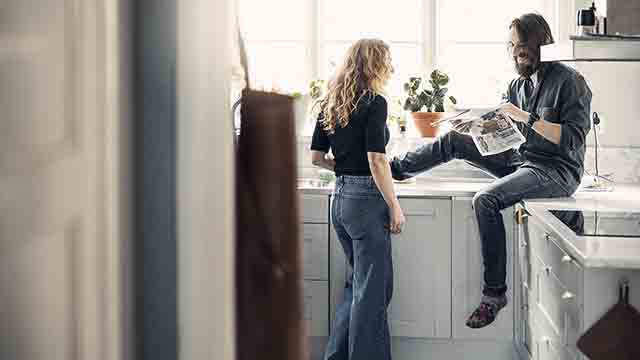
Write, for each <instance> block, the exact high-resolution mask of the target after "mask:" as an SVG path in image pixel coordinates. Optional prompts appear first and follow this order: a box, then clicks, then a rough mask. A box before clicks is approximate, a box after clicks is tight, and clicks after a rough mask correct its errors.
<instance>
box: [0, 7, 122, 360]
mask: <svg viewBox="0 0 640 360" xmlns="http://www.w3.org/2000/svg"><path fill="white" fill-rule="evenodd" d="M105 10H106V7H104V4H102V6H99V4H98V1H97V0H95V1H94V0H90V1H85V0H83V1H74V0H3V1H2V5H1V6H0V248H1V250H0V319H2V320H1V323H2V325H0V339H2V340H0V359H12V360H45V359H46V360H74V359H107V358H111V359H116V358H123V357H122V353H119V350H117V349H114V348H113V347H111V345H113V344H114V342H117V341H118V340H116V339H115V338H114V336H116V335H114V334H118V333H119V332H121V330H122V329H118V328H117V327H118V326H119V320H118V316H119V315H117V314H118V312H114V311H117V309H116V308H117V306H119V305H118V303H119V301H120V298H119V297H118V296H116V297H112V296H113V295H114V294H115V295H117V294H119V293H118V291H119V290H116V288H119V286H120V285H119V283H118V281H119V280H118V279H119V276H120V275H119V272H118V271H119V270H118V269H117V267H116V266H113V264H114V263H112V262H111V261H112V260H113V258H110V257H109V256H110V255H113V253H111V251H112V250H114V248H118V245H117V244H116V243H111V244H110V245H107V244H106V240H107V239H109V238H110V236H112V235H116V237H118V236H117V231H114V229H116V227H117V226H116V225H114V223H115V222H119V220H118V219H116V218H115V217H110V216H111V215H114V214H115V215H116V217H117V216H118V213H117V212H114V211H113V210H114V208H112V207H111V206H112V205H113V204H115V203H117V202H118V201H119V200H118V199H117V198H118V194H117V192H108V191H107V188H109V187H112V186H113V187H114V188H115V187H117V184H116V183H115V182H114V180H116V181H117V179H114V178H113V177H112V175H113V172H108V171H107V170H106V164H107V161H108V160H107V159H106V157H107V156H108V155H109V156H111V155H114V154H107V153H106V149H107V148H108V147H109V146H110V145H109V144H111V143H109V140H108V139H107V136H108V134H109V132H110V131H112V130H114V129H115V127H113V126H109V127H107V126H106V123H105V121H106V120H107V117H108V115H106V114H107V107H106V101H105V97H106V96H107V94H108V92H107V91H106V90H105V83H106V82H105V80H104V77H105V76H106V75H107V72H106V70H105V65H106V64H107V62H108V59H109V57H110V56H112V55H113V54H107V53H105V52H104V51H102V50H104V48H102V46H104V45H105V44H106V43H105V37H104V36H106V32H105V31H104V30H105V28H104V18H103V16H104V14H105ZM111 40H114V39H111ZM111 70H116V71H117V68H112V69H111ZM112 85H114V86H116V87H117V86H118V84H116V83H115V82H114V83H112ZM113 100H114V102H113V103H112V104H111V105H113V106H116V105H115V102H117V99H115V98H114V99H113ZM111 110H113V108H111ZM111 125H114V124H111ZM112 140H113V139H112ZM109 148H110V149H111V150H113V149H114V147H109ZM118 151H119V150H118ZM118 154H119V153H115V155H116V156H118ZM110 159H111V160H113V162H111V163H110V164H111V165H112V166H114V167H117V166H119V165H118V164H119V163H118V161H117V160H114V159H115V158H110ZM114 169H115V168H112V169H111V170H114ZM114 171H115V170H114ZM112 189H113V188H112ZM108 219H110V220H108ZM118 241H119V240H118ZM112 246H113V247H112ZM107 268H110V269H112V270H113V272H111V273H108V272H106V269H107ZM114 309H116V310H114Z"/></svg>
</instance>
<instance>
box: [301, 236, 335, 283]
mask: <svg viewBox="0 0 640 360" xmlns="http://www.w3.org/2000/svg"><path fill="white" fill-rule="evenodd" d="M300 231H301V234H300V240H301V241H302V260H303V269H304V278H305V279H306V280H329V233H328V232H329V226H328V225H327V224H302V225H301V226H300Z"/></svg>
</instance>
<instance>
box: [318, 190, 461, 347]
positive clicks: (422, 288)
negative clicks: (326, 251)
mask: <svg viewBox="0 0 640 360" xmlns="http://www.w3.org/2000/svg"><path fill="white" fill-rule="evenodd" d="M400 203H401V205H402V208H403V210H404V215H405V217H406V219H407V222H406V224H405V227H404V229H403V231H402V233H401V234H400V235H397V236H395V235H394V236H392V254H393V266H394V290H393V299H392V301H391V305H390V306H389V311H388V316H389V327H390V331H391V335H392V336H394V337H408V338H442V339H448V338H450V337H451V252H450V251H451V246H450V239H451V200H449V199H433V198H424V199H422V198H420V199H418V198H410V199H408V198H401V199H400ZM330 244H331V254H332V255H331V259H332V260H331V264H332V266H331V284H332V285H331V291H332V294H331V309H332V316H333V314H334V313H335V307H336V305H337V304H338V303H339V302H340V300H341V298H342V292H343V289H344V282H345V279H346V278H347V276H350V274H351V269H350V268H349V267H348V266H347V265H346V261H345V259H344V254H343V252H342V249H341V248H340V243H339V241H338V240H337V238H336V234H335V232H333V231H331V239H330Z"/></svg>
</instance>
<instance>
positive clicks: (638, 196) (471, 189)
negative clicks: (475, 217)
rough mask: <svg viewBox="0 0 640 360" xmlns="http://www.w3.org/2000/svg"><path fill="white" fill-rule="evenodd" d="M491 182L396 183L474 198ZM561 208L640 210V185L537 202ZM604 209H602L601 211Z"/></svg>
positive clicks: (324, 188)
mask: <svg viewBox="0 0 640 360" xmlns="http://www.w3.org/2000/svg"><path fill="white" fill-rule="evenodd" d="M491 182H492V181H491V180H480V179H478V180H473V181H471V180H465V179H453V180H421V179H419V180H417V181H415V182H413V183H395V189H396V192H397V194H398V196H400V197H473V196H474V195H475V194H476V193H477V192H478V191H480V190H482V189H484V188H485V187H486V186H487V185H489V184H491ZM298 190H299V191H300V192H302V193H304V194H309V195H330V194H331V192H332V191H333V183H331V184H328V185H323V184H322V183H321V182H320V181H319V180H317V179H301V180H300V181H298ZM535 202H537V203H545V204H546V203H551V204H558V205H560V206H572V205H574V206H589V207H590V208H591V209H594V210H605V209H611V208H612V207H617V208H619V209H621V210H622V209H640V185H627V184H624V185H616V186H615V187H614V190H613V191H611V192H589V191H578V192H577V193H576V194H575V195H574V196H573V197H571V198H561V199H547V200H535ZM600 207H602V209H601V208H600Z"/></svg>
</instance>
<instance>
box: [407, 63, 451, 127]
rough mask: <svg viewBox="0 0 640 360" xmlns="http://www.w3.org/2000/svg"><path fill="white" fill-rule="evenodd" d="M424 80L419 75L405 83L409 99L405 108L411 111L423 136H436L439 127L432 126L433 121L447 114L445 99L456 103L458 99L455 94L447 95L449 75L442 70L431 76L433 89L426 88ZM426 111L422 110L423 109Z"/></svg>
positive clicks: (430, 80) (434, 72)
mask: <svg viewBox="0 0 640 360" xmlns="http://www.w3.org/2000/svg"><path fill="white" fill-rule="evenodd" d="M423 83H424V81H423V79H422V78H419V77H411V78H409V82H408V83H405V84H404V91H405V93H406V94H407V99H406V100H405V102H404V109H405V110H407V111H410V112H411V117H412V118H413V121H414V123H415V125H416V129H417V130H418V132H420V135H422V136H423V137H435V136H436V134H437V132H438V128H437V127H434V126H432V124H433V122H435V121H438V120H440V119H442V118H444V117H445V116H446V113H445V112H444V111H445V109H444V104H445V100H447V99H448V100H449V101H451V103H453V104H456V103H457V100H456V98H454V97H453V96H449V97H447V96H446V95H447V92H448V91H449V89H448V88H447V87H445V86H446V85H447V84H448V83H449V76H448V75H447V74H445V73H444V72H442V71H440V70H434V71H433V72H432V73H431V76H430V78H429V84H430V85H431V89H428V88H424V87H423V86H422V85H423ZM423 109H424V110H425V111H421V110H423Z"/></svg>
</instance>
